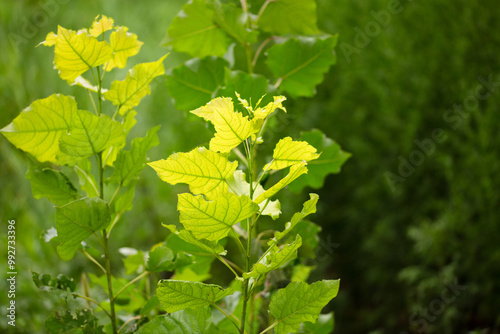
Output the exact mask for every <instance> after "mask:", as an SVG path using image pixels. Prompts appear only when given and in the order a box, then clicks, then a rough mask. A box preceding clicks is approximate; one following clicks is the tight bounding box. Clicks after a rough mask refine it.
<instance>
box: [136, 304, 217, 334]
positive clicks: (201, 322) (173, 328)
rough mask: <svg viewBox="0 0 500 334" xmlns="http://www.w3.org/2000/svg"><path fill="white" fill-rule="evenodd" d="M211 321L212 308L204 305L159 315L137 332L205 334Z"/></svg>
mask: <svg viewBox="0 0 500 334" xmlns="http://www.w3.org/2000/svg"><path fill="white" fill-rule="evenodd" d="M211 323H212V313H211V312H210V308H209V307H208V306H203V307H198V308H192V309H187V310H182V311H178V312H174V313H172V314H170V315H160V316H157V317H156V318H154V319H153V320H152V321H150V322H148V323H147V324H146V325H144V326H143V327H141V328H140V329H139V331H137V334H204V333H207V330H208V327H210V324H211Z"/></svg>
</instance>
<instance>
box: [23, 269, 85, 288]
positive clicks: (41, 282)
mask: <svg viewBox="0 0 500 334" xmlns="http://www.w3.org/2000/svg"><path fill="white" fill-rule="evenodd" d="M32 278H33V282H34V283H35V285H36V286H37V287H38V288H40V289H41V290H53V289H57V290H62V291H65V292H67V291H69V292H74V291H75V290H76V283H75V281H74V280H73V279H72V278H70V277H68V276H66V275H63V274H59V275H58V276H57V277H52V276H50V275H49V274H43V275H40V274H39V273H36V272H33V273H32Z"/></svg>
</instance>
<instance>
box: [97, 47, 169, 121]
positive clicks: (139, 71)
mask: <svg viewBox="0 0 500 334" xmlns="http://www.w3.org/2000/svg"><path fill="white" fill-rule="evenodd" d="M166 57H167V56H166V55H165V56H163V57H161V58H160V59H159V60H158V61H154V62H151V63H142V64H137V65H135V66H134V67H133V68H132V69H131V70H130V71H129V72H128V74H127V77H126V78H125V80H123V81H114V82H113V83H112V84H111V88H110V90H109V91H107V92H106V93H105V94H104V97H105V98H106V99H107V100H109V101H111V102H112V103H113V104H114V105H115V106H118V107H119V108H120V114H121V115H124V114H125V112H126V111H127V110H129V109H131V108H133V107H135V106H137V105H139V102H141V99H142V98H143V97H144V96H146V95H149V94H150V93H151V89H150V88H149V83H150V82H151V81H152V80H153V79H154V78H156V77H157V76H159V75H162V74H164V73H165V68H164V67H163V60H164V59H165V58H166Z"/></svg>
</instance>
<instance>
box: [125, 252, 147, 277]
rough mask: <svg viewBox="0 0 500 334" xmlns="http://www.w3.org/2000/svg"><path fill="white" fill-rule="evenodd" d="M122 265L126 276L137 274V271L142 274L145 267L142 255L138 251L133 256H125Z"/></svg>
mask: <svg viewBox="0 0 500 334" xmlns="http://www.w3.org/2000/svg"><path fill="white" fill-rule="evenodd" d="M123 265H124V267H125V273H126V274H127V275H132V274H135V273H138V272H139V271H141V272H142V271H143V270H144V268H145V267H146V264H145V262H144V253H143V252H142V251H138V252H137V253H135V254H132V255H129V256H127V257H126V258H124V259H123Z"/></svg>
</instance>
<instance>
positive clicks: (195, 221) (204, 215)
mask: <svg viewBox="0 0 500 334" xmlns="http://www.w3.org/2000/svg"><path fill="white" fill-rule="evenodd" d="M178 197H179V201H178V205H177V209H178V210H179V212H180V222H181V223H182V225H184V228H185V229H186V230H188V231H190V232H191V233H192V234H193V236H194V237H195V238H196V239H206V240H210V241H215V242H217V241H219V240H220V239H222V238H225V237H226V236H227V235H228V234H229V232H230V231H231V230H232V229H233V225H235V224H237V223H238V222H240V221H242V220H243V219H246V218H249V217H251V216H252V215H253V214H255V213H256V212H258V210H259V207H258V205H257V204H255V203H253V202H252V201H251V200H250V198H248V197H247V196H237V195H235V194H232V193H225V194H222V195H220V196H219V197H217V198H216V199H214V200H213V201H206V200H205V199H204V198H203V196H201V195H200V196H193V195H191V194H189V193H184V194H180V195H179V196H178Z"/></svg>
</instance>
